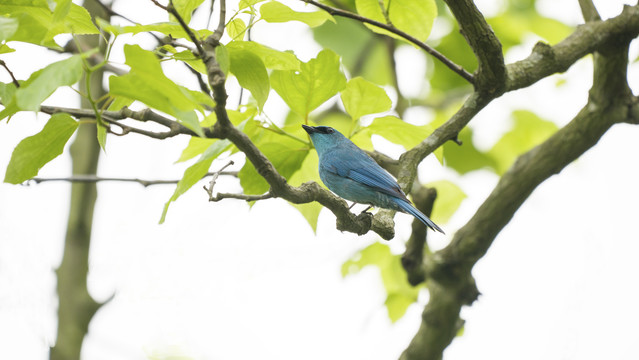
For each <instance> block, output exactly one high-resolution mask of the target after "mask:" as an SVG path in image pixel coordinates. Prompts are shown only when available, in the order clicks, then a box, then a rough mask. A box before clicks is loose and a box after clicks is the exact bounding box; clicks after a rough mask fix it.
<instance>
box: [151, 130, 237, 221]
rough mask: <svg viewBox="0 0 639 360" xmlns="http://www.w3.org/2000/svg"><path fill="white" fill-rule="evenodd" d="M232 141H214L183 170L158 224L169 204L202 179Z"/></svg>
mask: <svg viewBox="0 0 639 360" xmlns="http://www.w3.org/2000/svg"><path fill="white" fill-rule="evenodd" d="M231 145H232V143H231V142H230V141H228V140H219V141H216V142H214V143H213V144H212V145H211V146H209V148H208V149H206V151H205V152H204V153H203V154H202V156H200V158H199V159H198V160H197V162H196V163H195V164H193V165H191V166H190V167H189V168H187V169H186V171H184V176H182V179H180V181H178V183H177V186H176V188H175V191H174V192H173V195H172V196H171V198H170V199H169V201H167V202H166V204H164V210H163V211H162V217H161V218H160V224H162V223H164V220H165V219H166V214H167V212H168V211H169V205H171V203H172V202H173V201H175V200H177V199H178V198H179V197H180V196H181V195H182V194H184V193H185V192H186V191H187V190H188V189H190V188H191V187H192V186H193V185H195V184H196V183H197V182H198V181H200V180H202V178H203V177H204V175H206V173H208V171H209V168H210V167H211V163H213V160H215V159H216V158H217V157H218V156H220V155H221V154H222V153H223V152H225V151H226V150H228V149H229V148H230V147H231Z"/></svg>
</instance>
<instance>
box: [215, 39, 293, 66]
mask: <svg viewBox="0 0 639 360" xmlns="http://www.w3.org/2000/svg"><path fill="white" fill-rule="evenodd" d="M218 48H219V47H218ZM226 48H227V49H228V51H229V52H232V51H238V50H247V51H250V52H252V53H253V54H255V55H257V56H259V57H260V59H262V62H264V66H266V68H267V69H273V70H299V69H300V61H299V60H298V59H297V57H296V56H295V54H293V53H292V52H284V51H279V50H275V49H272V48H270V47H268V46H264V45H262V44H259V43H256V42H253V41H239V40H235V41H231V42H230V43H228V44H227V45H226ZM216 49H217V48H216ZM218 62H219V59H218ZM220 66H221V64H220Z"/></svg>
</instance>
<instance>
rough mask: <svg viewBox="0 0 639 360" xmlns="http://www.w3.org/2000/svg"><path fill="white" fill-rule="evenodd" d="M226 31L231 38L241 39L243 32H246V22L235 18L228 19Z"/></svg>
mask: <svg viewBox="0 0 639 360" xmlns="http://www.w3.org/2000/svg"><path fill="white" fill-rule="evenodd" d="M226 31H227V33H228V34H229V36H230V37H231V39H233V40H235V39H239V40H242V38H243V37H244V33H245V32H246V24H245V23H244V20H242V19H240V18H235V19H233V20H231V21H229V23H228V24H226Z"/></svg>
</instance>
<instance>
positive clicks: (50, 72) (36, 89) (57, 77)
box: [0, 55, 82, 119]
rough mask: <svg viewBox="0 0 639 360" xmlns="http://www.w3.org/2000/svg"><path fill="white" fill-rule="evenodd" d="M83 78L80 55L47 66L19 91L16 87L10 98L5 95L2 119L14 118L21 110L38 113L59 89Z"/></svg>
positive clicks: (33, 75) (1, 113)
mask: <svg viewBox="0 0 639 360" xmlns="http://www.w3.org/2000/svg"><path fill="white" fill-rule="evenodd" d="M81 77H82V58H81V57H80V55H73V56H71V57H69V58H67V59H65V60H61V61H58V62H54V63H53V64H49V65H47V66H46V67H44V68H43V69H40V70H38V71H36V72H34V73H33V74H31V76H30V77H29V79H27V81H24V82H22V83H21V84H20V88H19V89H15V86H14V87H13V89H12V90H11V92H12V96H11V97H10V98H8V97H7V95H8V93H5V94H4V97H3V99H2V100H3V102H4V105H5V108H4V109H3V110H2V111H0V119H4V118H5V117H7V116H12V115H13V114H15V113H16V112H18V111H20V110H27V111H38V110H39V109H40V104H42V102H43V101H44V100H46V99H47V98H48V97H49V96H51V94H53V92H55V90H56V89H57V88H58V87H60V86H69V85H73V84H75V83H76V82H78V81H79V80H80V78H81ZM12 86H13V85H12Z"/></svg>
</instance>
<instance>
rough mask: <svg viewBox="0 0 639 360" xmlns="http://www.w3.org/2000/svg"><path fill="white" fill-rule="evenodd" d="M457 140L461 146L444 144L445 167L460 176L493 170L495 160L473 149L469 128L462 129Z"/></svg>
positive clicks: (471, 132) (450, 142) (451, 143)
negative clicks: (476, 171)
mask: <svg viewBox="0 0 639 360" xmlns="http://www.w3.org/2000/svg"><path fill="white" fill-rule="evenodd" d="M458 139H459V140H460V141H461V142H462V145H457V144H456V143H454V142H452V141H447V142H446V143H444V146H443V149H444V159H445V164H446V166H447V167H450V168H452V169H455V171H457V172H458V173H460V174H465V173H467V172H469V171H473V170H479V169H484V168H490V169H495V167H496V164H495V160H494V159H493V158H492V157H491V156H488V155H486V154H485V153H483V152H481V151H479V150H477V148H475V145H474V144H473V131H472V130H471V129H470V128H468V127H465V128H463V129H462V131H460V132H459V135H458Z"/></svg>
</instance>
